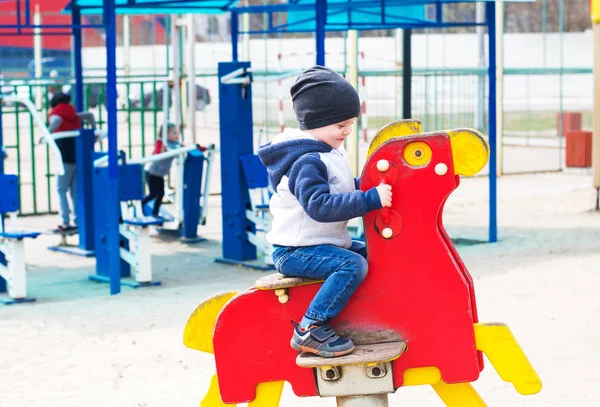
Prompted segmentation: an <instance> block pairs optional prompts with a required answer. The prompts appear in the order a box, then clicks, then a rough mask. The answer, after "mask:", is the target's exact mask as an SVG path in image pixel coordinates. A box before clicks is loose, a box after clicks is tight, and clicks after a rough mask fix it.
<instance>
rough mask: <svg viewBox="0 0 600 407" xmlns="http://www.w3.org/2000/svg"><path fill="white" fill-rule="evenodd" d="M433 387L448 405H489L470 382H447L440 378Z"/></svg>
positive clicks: (460, 406)
mask: <svg viewBox="0 0 600 407" xmlns="http://www.w3.org/2000/svg"><path fill="white" fill-rule="evenodd" d="M431 387H433V390H435V392H436V393H437V394H438V396H440V398H441V399H442V401H443V402H444V404H446V407H486V406H487V404H485V402H484V401H483V399H482V398H481V397H480V396H479V394H478V393H477V391H475V389H474V388H473V386H471V384H470V383H456V384H447V383H444V382H443V381H441V380H440V381H439V382H437V383H436V384H432V385H431Z"/></svg>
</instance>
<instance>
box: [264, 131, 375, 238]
mask: <svg viewBox="0 0 600 407" xmlns="http://www.w3.org/2000/svg"><path fill="white" fill-rule="evenodd" d="M258 156H259V157H260V159H261V161H262V163H263V164H264V165H265V166H266V167H267V171H268V173H269V181H270V183H271V185H272V187H273V189H274V190H275V194H274V195H273V196H272V197H271V201H270V203H269V207H270V210H271V214H272V215H273V223H272V227H271V231H270V232H269V233H268V234H267V241H268V242H269V243H271V244H275V245H280V246H294V247H297V246H313V245H320V244H331V245H334V246H338V247H343V248H349V247H350V245H351V244H352V240H351V239H350V235H349V234H348V230H347V228H346V227H347V224H348V221H349V220H350V219H353V218H356V217H359V216H363V215H364V214H365V213H367V212H369V211H372V210H374V209H380V208H381V200H380V199H379V194H378V193H377V190H376V189H375V188H372V189H370V190H369V191H367V192H362V191H360V190H357V184H358V182H357V180H355V179H354V177H353V175H352V169H351V168H350V163H349V160H348V154H347V153H346V150H344V148H343V147H340V148H338V149H333V148H331V147H330V146H329V145H327V144H325V143H323V142H321V141H318V140H316V139H315V138H314V137H312V136H311V135H310V134H308V133H305V132H303V131H301V130H295V129H286V130H285V131H284V132H283V133H281V134H279V135H278V136H276V137H275V138H274V139H273V141H272V142H271V143H269V144H266V145H264V146H262V147H261V148H260V149H259V150H258Z"/></svg>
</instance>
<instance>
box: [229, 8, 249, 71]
mask: <svg viewBox="0 0 600 407" xmlns="http://www.w3.org/2000/svg"><path fill="white" fill-rule="evenodd" d="M244 6H245V7H247V6H248V0H244ZM232 27H233V25H232ZM242 31H243V32H244V34H243V35H242V44H243V47H242V48H243V50H244V56H243V58H244V61H249V60H250V34H248V31H250V13H244V14H242Z"/></svg>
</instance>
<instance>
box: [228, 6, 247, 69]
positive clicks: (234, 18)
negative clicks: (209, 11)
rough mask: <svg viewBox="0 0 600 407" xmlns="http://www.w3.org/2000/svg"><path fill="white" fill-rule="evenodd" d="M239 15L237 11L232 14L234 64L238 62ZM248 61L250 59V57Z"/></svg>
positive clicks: (232, 57)
mask: <svg viewBox="0 0 600 407" xmlns="http://www.w3.org/2000/svg"><path fill="white" fill-rule="evenodd" d="M238 24H239V22H238V13H236V12H235V11H232V12H231V60H232V61H233V62H237V61H238V31H239V27H238ZM248 59H250V58H249V57H248Z"/></svg>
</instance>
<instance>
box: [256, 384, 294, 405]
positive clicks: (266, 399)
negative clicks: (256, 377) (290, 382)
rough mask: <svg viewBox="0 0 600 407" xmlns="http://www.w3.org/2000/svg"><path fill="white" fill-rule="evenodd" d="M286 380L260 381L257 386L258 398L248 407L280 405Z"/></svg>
mask: <svg viewBox="0 0 600 407" xmlns="http://www.w3.org/2000/svg"><path fill="white" fill-rule="evenodd" d="M284 383H285V382H283V381H281V382H269V383H260V384H259V385H258V386H257V387H256V399H254V401H252V402H250V403H248V407H278V406H279V401H280V400H281V393H282V392H283V384H284Z"/></svg>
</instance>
